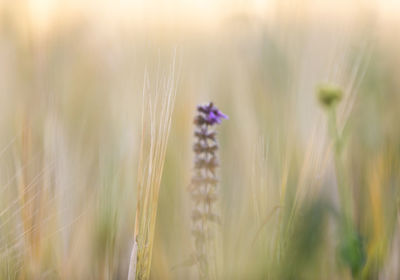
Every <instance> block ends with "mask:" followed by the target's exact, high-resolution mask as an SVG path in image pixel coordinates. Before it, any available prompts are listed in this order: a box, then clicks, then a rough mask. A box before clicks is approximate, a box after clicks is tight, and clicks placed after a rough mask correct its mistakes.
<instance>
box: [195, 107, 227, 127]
mask: <svg viewBox="0 0 400 280" xmlns="http://www.w3.org/2000/svg"><path fill="white" fill-rule="evenodd" d="M197 110H198V111H199V112H200V113H202V116H201V117H200V118H201V119H202V120H203V121H204V122H206V123H207V124H208V125H214V124H220V123H221V122H222V119H228V116H227V115H225V114H224V113H222V112H221V111H220V110H218V108H217V107H215V106H214V104H213V103H212V102H210V103H209V104H206V105H200V106H198V107H197Z"/></svg>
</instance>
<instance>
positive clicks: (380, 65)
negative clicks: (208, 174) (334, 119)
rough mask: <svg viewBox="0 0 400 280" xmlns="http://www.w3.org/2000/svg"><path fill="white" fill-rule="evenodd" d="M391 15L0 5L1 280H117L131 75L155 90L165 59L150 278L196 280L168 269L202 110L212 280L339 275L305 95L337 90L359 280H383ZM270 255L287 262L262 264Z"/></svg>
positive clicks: (126, 200) (391, 113)
mask: <svg viewBox="0 0 400 280" xmlns="http://www.w3.org/2000/svg"><path fill="white" fill-rule="evenodd" d="M399 15H400V5H399V4H398V2H397V1H383V0H382V1H328V0H327V1H322V0H320V1H318V0H309V1H300V0H297V1H296V0H290V1H289V0H287V1H273V0H269V1H267V0H265V1H259V0H254V1H234V0H220V1H211V0H210V1H206V0H203V1H188V0H181V1H178V0H175V1H156V0H152V1H122V0H121V1H106V0H98V1H94V0H93V1H90V0H88V1H77V0H75V1H72V0H70V1H62V0H58V1H51V0H30V1H29V0H12V1H11V0H9V1H7V0H3V1H1V2H0V155H1V156H0V247H1V250H0V254H1V257H0V272H1V278H4V279H29V276H27V275H28V274H26V271H31V272H32V271H34V272H33V273H34V275H39V276H37V277H39V278H37V279H107V278H110V279H126V275H127V271H128V265H129V255H130V251H131V246H132V236H133V230H134V220H135V209H136V180H137V178H136V173H137V169H138V154H139V149H140V138H141V120H140V116H141V112H142V90H143V86H144V76H145V73H148V76H149V81H150V83H153V84H156V83H157V81H158V80H159V79H160V77H162V76H165V75H168V73H167V71H168V69H170V65H171V64H172V63H173V61H174V60H175V61H176V64H177V76H178V78H177V88H176V90H177V95H176V101H175V109H174V113H173V121H172V128H171V132H170V137H169V142H168V149H167V156H166V161H165V168H164V173H163V179H162V183H161V189H160V197H159V207H158V216H157V226H156V237H155V245H154V248H153V249H154V251H153V262H152V268H151V278H152V279H196V277H197V273H196V269H195V268H194V267H189V266H186V265H185V260H186V259H187V258H188V257H189V256H190V255H191V253H192V251H193V240H192V237H191V208H192V204H191V201H190V197H189V194H188V192H187V187H188V185H189V183H190V178H191V174H192V166H193V163H192V161H193V154H192V150H191V149H192V142H193V118H194V115H195V108H196V104H198V103H204V102H208V101H214V102H215V104H216V105H217V106H218V107H219V108H220V109H221V110H222V111H223V112H224V113H226V114H227V115H229V120H228V121H225V122H224V123H223V124H222V125H221V126H220V127H219V128H218V131H219V142H220V154H219V156H220V168H219V177H220V180H221V182H220V184H219V201H218V208H219V213H220V216H221V221H222V222H221V225H219V226H217V227H216V235H217V242H216V243H217V248H218V249H217V258H216V261H217V263H218V274H219V276H220V279H346V278H348V279H351V276H350V274H349V272H348V271H347V270H346V269H345V268H344V267H343V266H340V264H338V260H337V256H336V252H335V248H336V245H337V244H336V243H337V238H336V237H335V236H336V235H335V218H334V216H335V214H334V213H335V211H337V209H338V208H339V206H338V195H337V187H336V179H335V171H334V165H333V157H332V147H331V141H330V139H329V136H328V133H327V131H326V116H325V112H324V110H323V108H321V106H320V104H319V103H318V100H317V98H316V95H315V88H316V86H317V85H318V84H320V83H326V82H328V83H333V84H336V85H338V86H340V87H341V88H342V89H343V90H344V93H345V96H344V99H343V101H342V102H341V103H340V105H339V108H338V124H339V128H340V130H341V131H343V135H344V138H345V139H346V140H345V142H346V145H345V161H344V162H345V167H346V171H347V174H348V176H349V181H350V185H351V187H352V192H353V196H354V209H355V210H354V212H355V214H354V215H355V217H354V220H355V223H356V227H357V229H358V230H359V231H360V233H361V235H362V236H363V239H364V240H365V246H366V252H367V255H368V261H367V266H368V268H367V272H365V273H364V277H365V279H399V277H400V263H399V262H400V248H399V246H400V235H399V218H398V207H399V187H400V186H399V184H400V181H399V174H400V173H399V171H400V169H399V160H400V157H399V156H400V126H399V125H398V122H397V121H398V120H399V118H400V93H399V88H400V78H399V75H400V52H399V51H398V50H399V48H400V40H399V39H398V37H397V34H399V32H400V16H399ZM175 54H176V55H175ZM21 184H22V185H25V186H28V189H29V191H28V192H29V193H30V195H29V197H30V200H29V201H27V202H26V205H25V206H24V207H23V208H22V207H21V205H20V204H19V201H20V197H19V192H18V188H19V186H21ZM26 212H28V213H33V214H32V215H31V216H32V217H33V218H32V221H31V224H32V227H31V228H30V229H29V230H28V231H26V229H24V227H23V225H22V221H21V220H22V219H23V218H21V216H23V214H24V213H26ZM293 217H295V218H293ZM292 219H293V220H294V221H295V222H293V223H294V225H293V228H294V232H295V234H294V236H290V237H286V236H283V235H282V231H281V230H282V229H281V228H282V225H284V224H285V222H284V221H286V220H289V221H291V220H292ZM310 236H311V238H307V237H310ZM280 238H282V239H284V238H286V239H285V241H284V242H283V243H282V241H281V240H279V239H280ZM27 239H29V240H27ZM27 243H29V244H34V245H33V247H34V252H35V253H34V256H35V257H34V260H33V261H31V260H30V261H27V259H26V254H25V249H24V248H25V247H26V246H27V245H26V244H27ZM277 244H284V246H285V248H289V250H288V251H290V252H291V253H290V254H283V255H282V256H279V258H278V259H279V260H280V261H279V262H277V257H276V254H277V252H280V251H279V248H278V249H277ZM287 271H290V273H288V272H287ZM106 275H107V276H106ZM293 275H295V276H293ZM327 275H328V276H327Z"/></svg>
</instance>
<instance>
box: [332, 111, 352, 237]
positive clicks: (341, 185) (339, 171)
mask: <svg viewBox="0 0 400 280" xmlns="http://www.w3.org/2000/svg"><path fill="white" fill-rule="evenodd" d="M328 126H329V133H330V135H331V137H332V140H333V144H334V159H335V171H336V180H337V185H338V192H339V196H340V204H341V208H342V215H343V219H342V221H343V225H344V229H345V230H346V231H347V230H351V228H352V217H353V213H352V212H353V200H352V192H351V190H350V186H349V184H348V183H347V178H346V172H345V168H344V165H343V141H342V138H341V136H340V135H339V131H338V128H337V124H336V106H330V108H329V109H328Z"/></svg>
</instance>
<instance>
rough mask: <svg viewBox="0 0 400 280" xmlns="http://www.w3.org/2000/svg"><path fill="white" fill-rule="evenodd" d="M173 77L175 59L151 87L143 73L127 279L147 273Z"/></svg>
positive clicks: (169, 125) (166, 138) (170, 110)
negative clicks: (134, 209)
mask: <svg viewBox="0 0 400 280" xmlns="http://www.w3.org/2000/svg"><path fill="white" fill-rule="evenodd" d="M175 81H176V80H175V59H174V62H173V63H172V65H171V69H170V72H169V75H168V76H166V77H165V78H164V79H162V80H161V81H157V83H156V86H155V88H154V90H152V88H150V84H149V78H148V75H147V74H146V75H145V85H144V88H143V104H142V106H143V112H142V138H141V148H140V158H139V168H138V169H139V170H138V177H137V194H138V195H137V207H136V219H135V232H134V245H133V249H132V252H131V259H130V264H129V273H128V279H148V278H149V276H150V267H151V256H152V255H151V254H152V247H153V240H154V232H155V224H156V216H157V206H158V195H159V190H160V184H161V178H162V173H163V167H164V161H165V153H166V148H167V143H168V136H169V132H170V127H171V120H172V112H173V108H174V100H175V96H176V91H175ZM135 277H136V278H135Z"/></svg>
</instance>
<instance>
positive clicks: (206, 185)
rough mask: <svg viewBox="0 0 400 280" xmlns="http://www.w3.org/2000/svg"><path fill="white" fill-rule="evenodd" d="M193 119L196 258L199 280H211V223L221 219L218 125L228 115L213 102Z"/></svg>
mask: <svg viewBox="0 0 400 280" xmlns="http://www.w3.org/2000/svg"><path fill="white" fill-rule="evenodd" d="M197 112H198V114H197V115H196V117H195V119H194V123H195V125H196V129H195V132H194V136H195V137H196V141H195V143H194V145H193V151H194V154H195V160H194V174H193V177H192V183H191V186H190V189H189V191H190V194H191V198H192V200H193V203H194V209H193V211H192V222H193V229H192V233H193V237H194V241H195V242H194V243H195V253H194V259H195V261H196V263H197V264H198V268H199V279H211V276H210V275H211V274H213V275H214V273H211V271H210V269H211V268H212V267H213V266H210V265H209V261H210V252H209V251H208V250H209V248H208V245H207V244H209V240H210V239H212V236H213V234H212V230H213V227H212V226H211V225H210V224H211V223H219V222H220V219H219V216H218V214H217V213H216V212H215V209H214V207H213V206H214V203H215V202H216V200H217V199H218V191H217V185H218V178H217V174H216V173H217V172H216V171H217V168H218V166H219V161H218V147H219V146H218V143H217V137H216V135H217V132H216V131H215V126H214V125H215V124H220V123H221V122H222V120H223V119H227V118H228V116H227V115H225V114H224V113H222V112H221V111H220V110H218V108H217V107H215V106H214V104H213V103H208V104H205V105H199V106H197Z"/></svg>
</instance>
